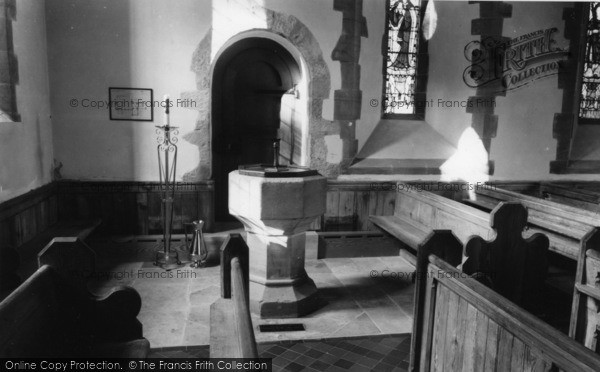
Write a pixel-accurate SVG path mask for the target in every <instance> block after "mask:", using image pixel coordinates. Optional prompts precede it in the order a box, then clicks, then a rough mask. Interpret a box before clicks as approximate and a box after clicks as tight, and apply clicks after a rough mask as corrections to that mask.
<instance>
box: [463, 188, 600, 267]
mask: <svg viewBox="0 0 600 372" xmlns="http://www.w3.org/2000/svg"><path fill="white" fill-rule="evenodd" d="M475 195H476V200H465V203H469V204H471V205H476V206H477V207H479V208H481V209H483V210H485V211H489V210H491V209H493V208H494V207H495V206H496V205H497V204H498V203H500V202H502V201H517V202H520V203H522V204H523V205H524V206H525V207H526V208H527V209H528V210H529V218H528V222H529V230H530V231H531V232H543V233H544V234H546V235H548V237H549V238H550V250H551V251H554V252H556V253H558V254H560V255H563V256H565V257H568V258H570V259H572V260H577V258H578V257H579V251H580V250H581V249H582V248H583V249H585V250H587V248H588V247H587V246H588V244H589V243H588V241H589V240H590V239H591V237H593V236H594V235H596V234H599V230H598V229H597V228H596V227H597V226H600V213H597V212H592V211H587V210H584V209H580V208H575V207H571V206H568V205H564V204H559V203H555V202H552V201H546V200H543V199H540V198H536V197H533V196H529V195H523V194H519V193H516V192H513V191H508V190H502V189H498V188H480V189H477V190H476V193H475Z"/></svg>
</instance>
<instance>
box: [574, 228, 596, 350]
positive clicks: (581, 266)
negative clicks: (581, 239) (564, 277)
mask: <svg viewBox="0 0 600 372" xmlns="http://www.w3.org/2000/svg"><path fill="white" fill-rule="evenodd" d="M569 336H571V337H573V338H574V339H575V340H577V341H579V342H581V343H583V344H584V345H585V346H586V347H588V348H590V349H592V350H594V351H595V352H596V353H600V342H598V337H600V237H599V236H598V234H596V235H594V236H592V237H590V240H589V243H588V244H587V246H586V247H585V249H582V250H581V251H580V255H579V258H578V260H577V271H576V273H575V288H574V291H573V305H572V308H571V321H570V324H569Z"/></svg>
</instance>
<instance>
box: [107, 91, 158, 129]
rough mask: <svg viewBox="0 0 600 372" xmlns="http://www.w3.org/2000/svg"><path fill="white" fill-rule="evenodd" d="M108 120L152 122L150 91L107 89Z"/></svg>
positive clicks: (151, 96)
mask: <svg viewBox="0 0 600 372" xmlns="http://www.w3.org/2000/svg"><path fill="white" fill-rule="evenodd" d="M108 100H109V102H110V120H131V121H152V120H154V116H153V114H154V113H153V106H154V105H153V95H152V89H143V88H108Z"/></svg>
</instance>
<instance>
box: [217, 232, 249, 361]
mask: <svg viewBox="0 0 600 372" xmlns="http://www.w3.org/2000/svg"><path fill="white" fill-rule="evenodd" d="M248 265H249V261H248V246H247V245H246V242H245V241H244V239H243V238H242V236H241V235H240V234H230V235H229V237H227V239H226V240H225V241H224V242H223V245H222V246H221V298H220V299H218V300H217V301H215V302H214V303H213V304H212V305H211V306H210V357H211V358H258V351H257V348H256V339H255V338H254V328H253V326H252V319H251V317H250V308H249V301H248V300H249V271H248Z"/></svg>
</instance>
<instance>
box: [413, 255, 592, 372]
mask: <svg viewBox="0 0 600 372" xmlns="http://www.w3.org/2000/svg"><path fill="white" fill-rule="evenodd" d="M419 255H420V256H419V257H418V262H419V267H417V270H420V271H423V272H426V273H427V275H425V277H426V278H424V280H419V281H417V288H416V291H417V292H416V293H418V294H419V296H421V297H422V299H423V300H422V301H420V302H419V303H415V306H416V308H415V324H419V329H420V330H421V331H420V332H413V336H412V339H411V355H410V367H409V370H410V371H432V370H439V369H440V368H444V367H445V368H448V369H449V370H452V371H461V370H463V371H468V370H498V371H507V370H511V371H530V370H536V371H553V370H556V369H557V368H560V369H561V370H564V371H573V372H575V371H577V372H579V371H589V372H591V371H598V370H600V356H599V355H597V354H595V353H593V352H592V351H591V350H589V349H587V348H585V347H584V346H583V345H581V344H579V343H577V342H576V341H574V340H572V339H571V338H569V337H567V336H566V335H564V334H562V333H561V332H559V331H558V330H556V329H554V328H552V327H551V326H549V325H547V324H545V323H544V322H542V321H541V320H539V319H537V318H536V317H535V316H533V315H531V314H530V313H528V312H526V311H525V310H523V309H521V308H520V307H518V306H517V305H516V304H514V303H512V302H511V301H508V300H507V299H506V298H504V297H502V296H501V295H499V294H498V293H496V292H494V291H492V290H491V289H489V288H487V287H486V286H484V285H483V284H481V283H479V282H478V281H477V280H475V279H474V278H470V277H468V276H466V275H465V274H464V273H462V272H461V271H459V270H457V269H456V268H455V267H453V266H452V265H450V264H449V263H447V262H445V261H444V260H443V259H441V258H439V257H438V256H436V255H435V254H428V253H427V252H425V251H421V252H419Z"/></svg>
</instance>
